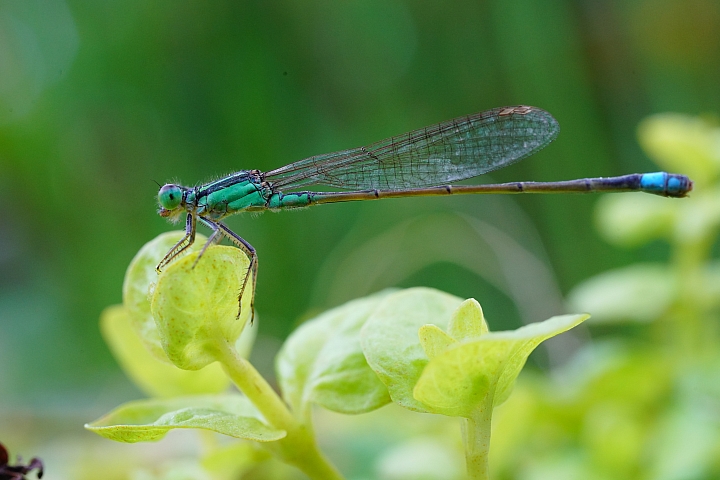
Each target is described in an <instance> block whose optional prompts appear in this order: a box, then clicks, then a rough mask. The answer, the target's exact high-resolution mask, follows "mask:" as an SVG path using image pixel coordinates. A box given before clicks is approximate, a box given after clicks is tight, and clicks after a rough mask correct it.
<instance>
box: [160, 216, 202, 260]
mask: <svg viewBox="0 0 720 480" xmlns="http://www.w3.org/2000/svg"><path fill="white" fill-rule="evenodd" d="M193 243H195V215H194V214H192V213H188V214H187V218H185V236H184V237H183V238H181V239H180V241H179V242H177V243H176V244H175V246H174V247H172V248H171V249H170V251H169V252H168V253H167V254H165V256H164V257H163V259H162V260H160V263H158V265H157V267H155V270H157V272H158V273H160V270H162V269H163V268H164V267H165V265H167V264H168V263H170V262H172V261H173V260H174V259H175V258H176V257H177V256H178V255H180V254H181V253H182V252H184V251H185V250H187V249H188V248H190V246H191V245H192V244H193Z"/></svg>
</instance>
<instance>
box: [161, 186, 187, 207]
mask: <svg viewBox="0 0 720 480" xmlns="http://www.w3.org/2000/svg"><path fill="white" fill-rule="evenodd" d="M181 201H182V190H180V187H178V186H177V185H173V184H171V183H169V184H167V185H163V187H162V188H161V189H160V191H159V192H158V202H160V206H161V207H162V208H164V209H165V210H175V209H176V208H177V207H178V206H179V205H180V202H181Z"/></svg>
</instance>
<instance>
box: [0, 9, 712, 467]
mask: <svg viewBox="0 0 720 480" xmlns="http://www.w3.org/2000/svg"><path fill="white" fill-rule="evenodd" d="M719 81H720V3H719V2H717V0H629V1H619V0H616V1H591V0H586V1H561V0H552V1H544V2H538V1H528V0H519V1H500V0H489V1H467V0H459V1H453V2H439V1H423V0H420V1H413V2H410V1H405V2H400V1H387V0H385V1H380V0H364V1H359V0H350V1H345V2H326V1H312V0H307V1H303V2H299V1H287V0H286V1H276V2H260V1H244V2H243V1H216V2H205V1H176V0H173V1H167V0H164V1H163V0H159V1H154V2H144V1H136V0H107V1H102V2H93V1H74V0H66V1H64V0H0V204H1V205H2V206H3V210H2V221H0V415H20V416H21V417H27V418H28V419H33V418H35V417H36V416H40V417H43V416H44V417H52V415H53V414H54V413H57V412H68V411H74V412H76V413H78V418H84V419H85V420H90V419H91V418H93V416H94V415H93V414H94V413H99V412H102V411H105V410H107V409H108V407H110V406H113V405H116V404H117V403H119V401H121V400H126V399H130V398H136V397H138V396H140V394H139V393H138V391H137V390H135V389H134V387H132V386H131V384H130V383H129V382H128V381H127V380H125V379H124V377H123V375H122V373H121V372H120V370H119V368H118V367H117V366H116V364H115V362H114V360H113V359H112V358H111V356H110V354H109V352H108V349H107V347H106V346H105V344H104V342H103V341H102V339H101V337H100V334H99V330H98V326H97V321H98V317H99V314H100V312H101V310H102V309H103V308H104V307H106V306H108V305H111V304H114V303H120V301H121V288H122V281H123V275H124V271H125V268H126V267H127V265H128V264H129V262H130V260H131V259H132V257H133V255H134V254H135V253H136V252H137V250H138V249H139V248H140V247H141V246H142V245H143V244H144V243H145V242H147V241H149V240H151V239H152V238H154V237H155V236H156V235H158V234H159V233H161V232H163V231H167V230H170V229H173V228H179V227H180V226H175V227H173V226H172V225H169V224H168V223H167V222H166V221H165V220H164V219H162V218H160V217H159V216H158V215H157V214H156V200H155V198H156V193H157V186H156V184H155V183H154V182H158V183H160V184H162V183H165V182H167V181H178V182H181V183H183V184H186V185H188V184H195V183H200V182H205V181H208V180H212V179H214V178H217V177H219V176H222V175H225V174H227V173H230V172H233V171H235V170H239V169H253V168H257V169H261V170H269V169H272V168H275V167H278V166H281V165H284V164H287V163H290V162H292V161H295V160H299V159H302V158H305V157H308V156H311V155H313V154H318V153H325V152H329V151H334V150H341V149H345V148H351V147H355V146H359V145H362V144H367V143H370V142H373V141H376V140H380V139H382V138H385V137H387V136H390V135H395V134H399V133H402V132H405V131H408V130H411V129H415V128H419V127H423V126H426V125H430V124H432V123H436V122H439V121H442V120H447V119H449V118H452V117H454V116H458V115H463V114H468V113H472V112H476V111H481V110H485V109H489V108H493V107H497V106H503V105H515V104H526V105H535V106H538V107H541V108H544V109H546V110H548V111H550V112H551V113H552V114H553V115H554V116H555V117H556V118H557V119H558V121H559V122H560V125H561V129H562V131H561V135H560V137H559V138H558V140H557V141H556V142H555V143H554V144H552V145H551V146H550V147H548V148H547V149H546V150H544V151H542V152H540V153H539V154H537V155H535V156H533V157H531V158H529V159H527V160H525V161H524V162H521V163H520V164H517V165H514V166H512V167H509V168H507V169H504V170H502V171H498V172H494V173H492V174H491V177H492V178H483V179H482V181H511V180H537V181H550V180H561V179H571V178H580V177H589V176H606V175H619V174H624V173H633V172H643V171H653V170H656V169H657V167H656V166H654V165H653V164H652V163H651V162H650V161H649V160H648V159H647V157H646V156H645V155H644V154H643V153H642V151H641V150H640V147H639V146H638V144H637V140H636V126H637V124H638V122H639V121H640V120H641V119H642V118H644V117H645V116H647V115H649V114H652V113H658V112H664V111H675V112H683V113H690V114H702V113H706V112H718V111H720V88H719ZM678 173H683V172H678ZM596 200H597V199H596V197H594V196H569V195H558V196H547V197H546V196H542V197H537V196H525V197H520V196H518V197H464V198H462V197H458V198H435V199H413V200H386V201H382V202H359V203H354V204H341V205H327V206H322V207H317V208H310V209H307V210H302V211H295V212H288V213H281V214H270V213H268V214H264V215H261V216H257V217H256V216H253V215H245V216H242V217H236V218H231V219H229V220H228V222H227V223H228V224H229V225H230V227H231V228H233V229H234V230H235V231H236V232H238V233H239V234H240V235H242V236H243V237H244V238H245V239H247V240H248V241H249V242H250V243H252V244H253V245H254V246H255V248H256V249H257V251H258V253H259V259H260V274H259V278H258V286H257V288H258V290H257V297H256V307H257V311H258V315H259V322H258V323H259V332H260V339H259V343H258V345H257V348H256V356H257V359H256V361H257V362H258V363H259V364H260V367H261V368H264V370H265V371H267V372H269V371H270V366H271V363H270V362H271V359H272V355H273V354H274V351H275V350H276V349H277V346H278V345H279V343H280V342H281V340H282V339H283V338H284V337H285V336H287V335H288V333H289V332H290V331H292V329H293V328H294V326H295V325H297V323H298V322H299V321H301V320H302V319H303V318H307V317H308V316H309V315H311V314H313V313H317V312H319V311H321V310H323V309H326V308H328V307H331V306H334V305H337V304H339V303H341V302H343V301H346V300H349V299H351V298H354V297H358V296H361V295H365V294H367V293H369V292H372V291H375V290H379V289H382V288H385V287H388V286H414V285H426V286H432V287H436V288H440V289H442V290H445V291H447V292H450V293H453V294H455V295H458V296H461V297H475V298H477V299H478V300H479V301H480V302H481V303H482V304H483V307H484V308H485V313H486V315H487V317H488V319H489V321H490V323H491V328H493V329H494V330H498V329H504V328H514V327H516V326H518V325H520V324H522V323H526V322H530V321H537V320H542V319H544V318H547V317H548V316H550V315H553V314H557V313H561V311H562V309H563V304H562V294H563V293H565V292H567V291H568V290H569V289H570V288H571V287H572V286H573V285H576V284H577V283H579V282H580V281H581V280H583V279H585V278H588V277H590V276H591V275H594V274H596V273H598V272H601V271H604V270H607V269H609V268H612V267H617V266H620V265H624V264H628V263H631V262H634V261H638V260H653V259H663V258H665V257H666V256H667V247H666V246H665V245H663V244H661V243H659V242H656V243H652V244H650V245H648V246H646V247H643V248H642V249H639V250H634V251H632V252H629V251H622V250H618V249H615V248H613V247H611V246H609V245H607V244H606V243H604V242H603V241H602V240H601V239H600V238H599V237H598V236H597V234H596V233H595V230H594V227H593V219H592V217H593V215H592V209H593V205H594V203H595V201H596ZM668 201H671V200H668ZM368 258H372V259H373V261H372V262H368V260H367V259H368ZM88 412H93V414H90V413H88ZM28 425H29V426H28V429H32V428H44V427H40V426H39V424H34V423H33V422H32V421H29V423H28ZM43 425H44V424H43ZM77 429H78V431H80V424H78V425H77ZM0 434H1V435H2V437H0V440H4V438H5V437H10V436H12V434H11V432H7V431H5V432H3V431H0ZM87 435H90V434H89V433H88V434H87ZM98 441H101V440H100V439H98ZM26 456H30V452H28V453H26Z"/></svg>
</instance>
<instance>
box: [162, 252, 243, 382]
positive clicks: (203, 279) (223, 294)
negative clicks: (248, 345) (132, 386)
mask: <svg viewBox="0 0 720 480" xmlns="http://www.w3.org/2000/svg"><path fill="white" fill-rule="evenodd" d="M197 255H198V254H197V253H191V254H189V255H187V256H185V257H183V258H181V259H179V260H176V261H175V262H173V263H171V264H170V265H168V266H167V267H165V271H164V272H163V273H162V274H161V275H160V277H159V279H158V283H157V286H156V287H155V292H154V294H153V297H152V303H151V310H152V314H153V317H154V318H155V322H156V324H157V327H158V332H159V334H160V340H161V342H162V346H163V350H165V353H166V355H167V356H168V358H169V359H170V361H171V362H172V363H173V364H174V365H176V366H177V367H179V368H183V369H188V370H196V369H199V368H202V367H204V366H205V365H208V364H209V363H212V362H213V361H215V360H216V359H218V358H219V351H220V349H221V348H222V345H223V344H225V343H227V342H229V343H233V344H234V343H235V342H236V341H237V339H238V338H239V336H240V334H241V333H242V331H243V329H244V327H245V325H246V323H247V322H248V321H249V319H250V315H251V308H250V300H251V298H252V287H253V282H252V278H250V279H248V282H247V287H246V289H245V292H244V294H243V300H242V301H243V304H242V314H241V316H240V318H237V314H238V298H237V295H238V292H239V291H240V287H241V285H242V282H243V279H244V276H245V274H246V272H247V269H248V265H249V260H248V258H247V256H246V255H245V254H244V253H242V252H241V251H240V250H239V249H237V248H234V247H227V246H212V247H210V248H208V249H207V250H206V251H205V253H204V255H203V257H202V258H201V259H200V261H198V262H196V259H197Z"/></svg>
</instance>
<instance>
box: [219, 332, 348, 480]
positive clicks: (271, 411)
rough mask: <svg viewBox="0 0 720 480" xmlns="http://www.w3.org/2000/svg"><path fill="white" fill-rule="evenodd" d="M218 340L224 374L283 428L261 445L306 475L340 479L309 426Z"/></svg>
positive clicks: (239, 357)
mask: <svg viewBox="0 0 720 480" xmlns="http://www.w3.org/2000/svg"><path fill="white" fill-rule="evenodd" d="M218 343H219V344H221V345H222V349H221V352H220V358H219V360H220V362H221V363H222V364H223V367H224V368H225V372H226V373H227V374H228V376H229V377H230V378H231V379H232V381H233V382H234V383H235V385H236V386H237V387H238V388H239V389H240V391H241V392H242V393H243V394H245V396H246V397H247V398H248V399H249V400H250V401H251V402H252V403H253V404H254V405H255V407H256V408H257V409H258V410H259V411H260V413H262V415H263V417H264V418H265V420H266V421H267V422H268V423H269V424H270V425H272V426H273V427H275V428H278V429H282V430H285V431H286V432H287V436H286V437H285V438H283V439H281V440H278V441H276V442H268V443H266V444H263V446H264V447H266V448H267V449H269V450H270V451H271V452H273V453H274V454H276V455H277V456H279V457H280V458H281V459H282V460H283V461H284V462H287V463H289V464H291V465H294V466H295V467H297V468H299V469H300V470H302V471H303V472H304V473H305V474H306V475H307V476H309V477H310V478H317V479H322V480H326V479H327V480H342V479H343V477H342V475H341V474H340V472H338V470H337V469H336V468H335V466H334V465H332V464H331V463H330V461H329V460H328V459H327V458H325V456H324V455H323V454H322V453H321V452H320V451H319V450H318V448H317V444H316V443H315V437H314V435H313V432H312V429H311V427H310V426H309V425H302V424H300V423H299V422H298V421H297V420H296V419H295V417H294V416H293V415H292V413H290V411H289V410H288V408H287V406H286V405H285V403H284V402H283V401H282V399H281V398H280V397H279V396H278V395H277V393H275V390H273V389H272V387H271V386H270V385H269V384H268V383H267V382H266V381H265V379H264V378H263V377H262V376H261V375H260V373H258V371H257V370H255V368H254V367H253V366H252V364H250V362H248V361H247V360H246V359H244V358H242V357H241V356H239V355H238V354H237V352H236V351H235V349H234V348H233V347H232V346H231V345H230V344H229V343H228V342H226V341H224V340H220V341H219V342H218Z"/></svg>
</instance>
